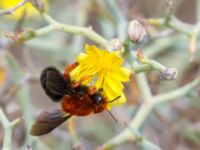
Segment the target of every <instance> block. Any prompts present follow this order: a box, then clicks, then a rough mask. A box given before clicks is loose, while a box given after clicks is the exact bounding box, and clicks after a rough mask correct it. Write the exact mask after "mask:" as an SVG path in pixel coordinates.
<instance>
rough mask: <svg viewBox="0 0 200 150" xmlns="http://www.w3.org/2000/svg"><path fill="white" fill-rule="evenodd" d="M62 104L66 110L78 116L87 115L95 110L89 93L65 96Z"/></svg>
mask: <svg viewBox="0 0 200 150" xmlns="http://www.w3.org/2000/svg"><path fill="white" fill-rule="evenodd" d="M61 106H62V109H63V110H64V111H65V112H67V113H69V114H71V115H76V116H86V115H89V114H91V113H93V112H94V104H92V100H91V99H90V97H89V96H88V95H85V96H83V97H78V96H64V97H63V99H62V102H61Z"/></svg>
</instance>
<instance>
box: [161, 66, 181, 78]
mask: <svg viewBox="0 0 200 150" xmlns="http://www.w3.org/2000/svg"><path fill="white" fill-rule="evenodd" d="M176 77H177V70H176V69H175V68H166V69H165V70H163V71H161V72H160V79H161V80H174V79H176Z"/></svg>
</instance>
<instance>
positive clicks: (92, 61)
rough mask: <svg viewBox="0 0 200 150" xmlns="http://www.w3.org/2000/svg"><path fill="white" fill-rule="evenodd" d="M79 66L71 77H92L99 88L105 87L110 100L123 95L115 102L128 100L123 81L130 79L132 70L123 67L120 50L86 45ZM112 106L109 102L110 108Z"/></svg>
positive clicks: (79, 58) (118, 103)
mask: <svg viewBox="0 0 200 150" xmlns="http://www.w3.org/2000/svg"><path fill="white" fill-rule="evenodd" d="M77 62H78V63H79V65H78V67H77V68H75V69H74V70H73V71H72V72H71V73H70V75H71V77H72V78H73V79H74V80H75V81H77V80H80V79H82V78H84V77H90V79H89V80H88V81H86V82H85V84H87V83H88V82H91V81H93V82H94V85H95V87H96V88H97V89H101V88H102V89H103V93H104V95H105V96H106V97H107V99H108V101H110V100H113V99H115V98H116V97H118V96H121V97H120V98H119V99H117V100H116V101H114V102H113V104H115V105H120V104H122V103H124V102H125V101H126V98H125V96H124V93H123V88H124V87H123V84H122V82H127V81H129V75H130V70H129V69H127V68H125V67H122V66H121V65H122V64H123V58H122V57H121V55H120V51H113V52H109V51H107V50H100V49H99V48H97V47H96V46H94V45H91V46H90V45H86V46H85V53H81V54H80V55H79V56H78V57H77ZM110 107H111V104H110V103H109V105H108V108H110Z"/></svg>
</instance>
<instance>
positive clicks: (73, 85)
mask: <svg viewBox="0 0 200 150" xmlns="http://www.w3.org/2000/svg"><path fill="white" fill-rule="evenodd" d="M90 78H91V76H84V77H83V78H81V79H80V80H79V81H77V82H75V83H73V84H72V87H73V88H77V87H79V86H80V85H81V84H82V83H83V82H84V81H86V80H88V79H90Z"/></svg>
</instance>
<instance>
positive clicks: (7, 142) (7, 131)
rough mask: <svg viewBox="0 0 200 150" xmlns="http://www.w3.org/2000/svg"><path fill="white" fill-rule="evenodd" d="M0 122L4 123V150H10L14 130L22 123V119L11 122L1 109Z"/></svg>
mask: <svg viewBox="0 0 200 150" xmlns="http://www.w3.org/2000/svg"><path fill="white" fill-rule="evenodd" d="M0 122H1V123H2V125H3V128H4V141H3V145H2V150H10V149H12V144H11V141H12V129H13V128H14V127H15V126H16V125H18V124H19V123H20V122H21V118H18V119H16V120H14V121H12V122H9V120H8V118H7V117H6V115H5V114H4V112H3V110H2V109H1V108H0Z"/></svg>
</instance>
